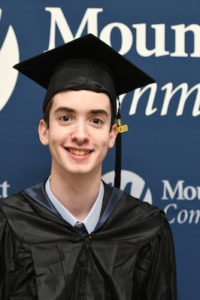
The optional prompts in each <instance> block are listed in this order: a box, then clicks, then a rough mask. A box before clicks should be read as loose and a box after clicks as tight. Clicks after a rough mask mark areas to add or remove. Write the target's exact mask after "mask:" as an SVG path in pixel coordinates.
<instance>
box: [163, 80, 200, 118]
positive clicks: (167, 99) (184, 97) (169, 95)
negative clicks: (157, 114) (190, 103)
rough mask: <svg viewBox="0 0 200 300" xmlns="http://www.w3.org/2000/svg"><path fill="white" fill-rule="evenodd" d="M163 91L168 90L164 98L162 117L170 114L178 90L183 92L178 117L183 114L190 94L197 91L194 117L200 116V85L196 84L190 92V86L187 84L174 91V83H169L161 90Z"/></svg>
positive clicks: (177, 112)
mask: <svg viewBox="0 0 200 300" xmlns="http://www.w3.org/2000/svg"><path fill="white" fill-rule="evenodd" d="M161 90H162V91H163V90H166V92H165V98H164V101H163V106H162V110H161V116H165V115H166V114H167V113H168V108H169V104H170V102H171V99H172V97H173V96H174V94H175V93H176V92H177V91H178V90H181V97H180V100H179V104H178V108H177V111H176V115H177V116H180V115H182V114H183V111H184V107H185V102H186V100H187V98H188V97H189V96H190V94H191V93H192V92H193V91H195V90H197V97H196V100H195V104H194V108H193V113H192V114H193V116H198V115H200V111H199V108H200V84H196V85H195V86H193V87H192V88H191V89H190V90H189V91H188V84H187V83H185V82H184V83H182V84H180V85H178V86H177V87H176V88H175V89H174V90H173V83H172V82H169V83H167V84H165V85H164V86H163V87H162V88H161Z"/></svg>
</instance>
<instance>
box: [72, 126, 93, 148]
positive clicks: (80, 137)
mask: <svg viewBox="0 0 200 300" xmlns="http://www.w3.org/2000/svg"><path fill="white" fill-rule="evenodd" d="M71 137H72V141H73V142H75V143H76V144H77V145H79V146H81V145H83V144H87V143H88V141H89V135H88V132H87V128H86V125H85V124H84V123H83V122H78V123H77V124H76V125H75V127H74V129H73V132H72V135H71Z"/></svg>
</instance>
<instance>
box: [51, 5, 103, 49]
mask: <svg viewBox="0 0 200 300" xmlns="http://www.w3.org/2000/svg"><path fill="white" fill-rule="evenodd" d="M45 10H46V11H48V12H50V14H51V24H50V36H49V47H48V49H47V50H50V49H53V48H55V40H56V27H57V28H58V29H59V31H60V34H61V36H62V38H63V41H64V42H69V41H71V40H73V39H74V38H78V37H80V36H81V34H82V33H83V31H84V29H85V27H86V26H87V32H88V33H92V34H94V35H95V36H97V34H98V18H97V16H98V13H100V12H102V11H103V9H102V8H88V9H87V10H86V12H85V15H84V16H83V18H82V21H81V23H80V25H79V28H78V30H77V32H76V34H75V35H73V34H72V31H71V30H70V27H69V24H68V22H67V20H66V18H65V16H64V14H63V12H62V10H61V8H59V7H46V8H45Z"/></svg>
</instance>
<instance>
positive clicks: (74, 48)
mask: <svg viewBox="0 0 200 300" xmlns="http://www.w3.org/2000/svg"><path fill="white" fill-rule="evenodd" d="M80 58H85V59H89V60H93V61H97V62H99V63H102V64H104V65H106V68H108V69H110V70H111V72H112V74H113V79H114V86H115V92H116V95H121V94H123V93H127V92H129V91H131V90H134V89H136V88H138V87H142V86H145V85H147V84H150V83H153V82H155V80H154V79H153V78H151V77H150V76H149V75H147V74H146V73H144V72H143V71H142V70H141V69H139V68H138V67H136V66H135V65H134V64H132V63H131V62H130V61H129V60H127V59H126V58H124V57H123V56H122V55H120V54H119V53H118V52H117V51H115V50H114V49H113V48H111V47H110V46H109V45H107V44H106V43H104V42H103V41H101V40H100V39H98V38H97V37H95V36H94V35H93V34H87V35H85V36H82V37H80V38H77V39H75V40H73V41H70V42H68V43H66V44H64V45H61V46H59V47H57V48H55V49H52V50H49V51H46V52H44V53H42V54H40V55H37V56H35V57H32V58H30V59H27V60H25V61H23V62H20V63H19V64H16V65H15V66H14V68H16V69H17V70H18V71H19V72H21V73H23V74H24V75H26V76H28V77H29V78H31V79H32V80H34V81H35V82H37V83H38V84H40V85H41V86H43V87H44V88H45V89H48V87H49V83H50V81H51V78H52V75H53V74H54V72H55V69H56V68H57V67H58V65H60V64H61V63H62V62H64V61H65V60H66V59H70V60H71V59H80ZM66 75H67V74H66ZM67 76H68V75H67ZM95 78H96V76H95ZM70 80H71V79H70ZM95 81H96V80H95ZM100 82H101V79H100ZM65 83H66V79H65V77H63V79H62V82H61V84H63V85H65ZM63 88H64V86H63Z"/></svg>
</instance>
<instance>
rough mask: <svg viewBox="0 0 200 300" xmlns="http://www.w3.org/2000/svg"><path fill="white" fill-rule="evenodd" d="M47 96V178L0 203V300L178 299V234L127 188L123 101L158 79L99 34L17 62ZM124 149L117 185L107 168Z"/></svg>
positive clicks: (42, 127)
mask: <svg viewBox="0 0 200 300" xmlns="http://www.w3.org/2000/svg"><path fill="white" fill-rule="evenodd" d="M15 68H16V69H17V70H19V72H21V73H23V74H24V75H26V76H28V77H29V78H31V79H32V80H34V81H35V82H37V83H38V84H40V85H41V86H43V87H44V88H45V89H46V90H47V91H46V95H45V99H44V102H43V119H42V120H40V122H39V127H38V132H39V138H40V141H41V143H42V144H43V145H46V146H48V147H49V149H50V153H51V172H50V174H49V177H48V179H47V180H46V181H45V182H42V183H39V184H37V185H35V186H31V187H29V188H27V189H26V190H24V191H22V192H20V193H17V194H15V195H12V196H9V197H8V198H6V199H4V200H2V201H0V299H1V300H11V299H13V300H36V299H37V300H176V299H177V296H176V267H175V255H174V246H173V240H172V234H171V230H170V228H169V224H168V222H167V220H166V217H165V215H164V213H163V211H161V210H160V209H158V208H156V207H154V206H152V205H150V204H148V203H145V202H142V201H141V200H139V199H136V198H134V197H132V196H131V195H128V194H127V193H125V192H123V191H121V190H120V189H119V187H120V151H121V141H120V136H121V134H122V132H123V131H125V130H127V126H125V125H123V124H122V122H121V119H120V105H119V103H118V104H117V102H119V99H118V96H119V95H120V94H123V93H126V92H129V91H131V90H133V89H136V88H138V87H142V86H145V85H147V84H150V83H152V82H154V80H153V79H152V78H151V77H150V76H148V75H147V74H146V73H144V72H143V71H142V70H140V69H139V68H137V67H136V66H135V65H133V64H132V63H131V62H130V61H128V60H126V59H125V58H124V57H122V56H121V55H120V54H118V53H117V52H116V51H115V50H113V49H112V48H111V47H110V46H108V45H107V44H105V43H104V42H102V41H101V40H99V39H98V38H97V37H95V36H93V35H92V34H88V35H86V36H83V37H80V38H78V39H75V40H73V41H71V42H69V43H67V44H64V45H62V46H60V47H57V48H55V49H53V50H50V51H47V52H45V53H42V54H40V55H38V56H35V57H33V58H31V59H28V60H26V61H23V62H21V63H19V64H17V65H16V66H15ZM115 143H116V149H117V151H116V166H115V169H116V177H115V187H113V188H112V187H110V186H108V185H107V184H105V183H104V182H103V181H102V179H101V176H102V162H103V160H104V158H105V156H106V154H107V151H108V149H109V148H111V147H113V146H114V144H115Z"/></svg>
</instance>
